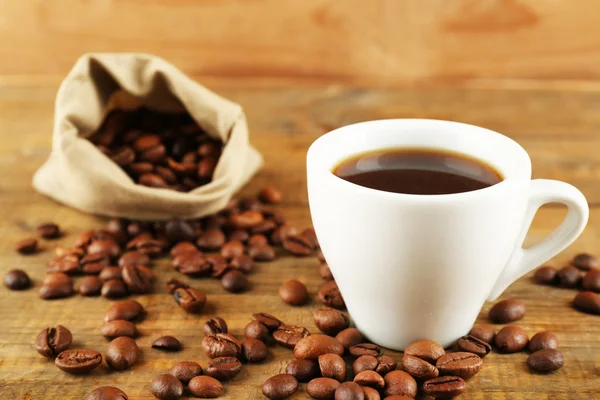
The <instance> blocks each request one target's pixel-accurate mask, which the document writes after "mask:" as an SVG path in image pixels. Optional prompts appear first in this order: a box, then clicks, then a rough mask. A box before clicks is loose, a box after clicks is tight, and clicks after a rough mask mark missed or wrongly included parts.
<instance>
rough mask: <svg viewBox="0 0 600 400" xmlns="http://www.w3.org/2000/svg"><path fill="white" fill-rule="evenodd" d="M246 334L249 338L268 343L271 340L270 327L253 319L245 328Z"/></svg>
mask: <svg viewBox="0 0 600 400" xmlns="http://www.w3.org/2000/svg"><path fill="white" fill-rule="evenodd" d="M244 336H245V337H246V338H248V339H257V340H260V341H261V342H265V343H268V342H269V341H270V340H271V334H270V332H269V329H268V328H267V327H266V326H265V325H264V324H263V323H261V322H259V321H251V322H250V323H249V324H248V325H246V327H245V328H244Z"/></svg>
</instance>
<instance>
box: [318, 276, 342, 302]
mask: <svg viewBox="0 0 600 400" xmlns="http://www.w3.org/2000/svg"><path fill="white" fill-rule="evenodd" d="M317 297H318V299H319V301H320V302H321V303H323V304H324V305H326V306H329V307H333V308H338V309H342V308H344V307H345V306H346V304H345V303H344V298H343V297H342V294H341V293H340V289H339V288H338V285H337V283H336V282H335V281H327V282H325V284H324V285H323V286H321V289H319V293H318V294H317Z"/></svg>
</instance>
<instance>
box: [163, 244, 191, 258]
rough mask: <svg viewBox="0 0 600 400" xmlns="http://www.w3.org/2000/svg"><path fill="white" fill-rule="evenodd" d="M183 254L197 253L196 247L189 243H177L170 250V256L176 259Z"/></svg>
mask: <svg viewBox="0 0 600 400" xmlns="http://www.w3.org/2000/svg"><path fill="white" fill-rule="evenodd" d="M183 253H198V249H197V248H196V245H194V244H193V243H191V242H179V243H177V244H176V245H175V246H173V248H172V249H171V252H170V253H169V254H171V256H173V257H176V256H178V255H179V254H183Z"/></svg>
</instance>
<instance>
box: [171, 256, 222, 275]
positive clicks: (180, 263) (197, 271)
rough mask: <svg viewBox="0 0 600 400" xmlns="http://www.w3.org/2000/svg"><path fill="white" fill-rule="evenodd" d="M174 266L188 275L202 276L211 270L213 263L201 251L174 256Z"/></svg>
mask: <svg viewBox="0 0 600 400" xmlns="http://www.w3.org/2000/svg"><path fill="white" fill-rule="evenodd" d="M172 264H173V268H175V269H176V270H177V271H179V272H181V273H182V274H185V275H188V276H194V277H195V276H202V275H207V274H209V273H210V272H211V269H212V267H213V264H212V263H210V262H209V261H208V258H207V257H206V256H205V255H204V254H202V253H201V252H199V251H196V252H185V253H180V254H178V255H176V256H175V258H173V262H172Z"/></svg>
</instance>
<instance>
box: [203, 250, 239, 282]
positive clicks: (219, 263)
mask: <svg viewBox="0 0 600 400" xmlns="http://www.w3.org/2000/svg"><path fill="white" fill-rule="evenodd" d="M206 261H207V263H208V264H209V265H210V266H211V276H212V277H213V278H222V277H223V275H225V274H226V273H228V272H229V271H231V270H232V269H235V268H232V267H231V264H229V263H227V260H226V259H225V257H223V256H222V255H220V254H208V255H207V256H206ZM242 272H244V271H242Z"/></svg>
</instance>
